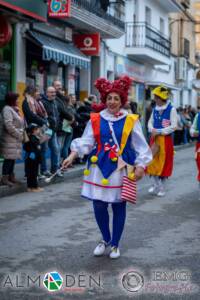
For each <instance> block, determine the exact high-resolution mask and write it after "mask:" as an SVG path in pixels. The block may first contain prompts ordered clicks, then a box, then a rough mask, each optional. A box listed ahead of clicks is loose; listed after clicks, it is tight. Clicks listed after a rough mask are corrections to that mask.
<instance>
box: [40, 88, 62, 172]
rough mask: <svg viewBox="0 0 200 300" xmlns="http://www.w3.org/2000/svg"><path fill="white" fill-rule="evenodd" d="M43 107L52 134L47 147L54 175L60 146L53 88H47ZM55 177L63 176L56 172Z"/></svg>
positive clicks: (58, 165) (57, 166) (57, 112)
mask: <svg viewBox="0 0 200 300" xmlns="http://www.w3.org/2000/svg"><path fill="white" fill-rule="evenodd" d="M43 105H44V107H45V109H46V111H47V115H48V123H49V127H50V129H51V130H52V132H53V133H52V136H51V138H50V139H49V141H48V146H49V149H50V151H51V173H53V174H54V173H55V172H57V170H58V169H59V168H60V146H59V143H58V137H57V131H58V126H59V111H58V107H57V101H56V90H55V88H54V87H53V86H49V87H48V88H47V92H46V97H43ZM57 176H58V177H63V174H62V173H61V172H58V173H57Z"/></svg>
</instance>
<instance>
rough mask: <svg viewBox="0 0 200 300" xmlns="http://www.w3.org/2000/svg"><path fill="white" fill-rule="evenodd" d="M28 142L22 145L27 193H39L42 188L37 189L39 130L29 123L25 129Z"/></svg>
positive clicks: (39, 153)
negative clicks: (24, 152) (24, 153)
mask: <svg viewBox="0 0 200 300" xmlns="http://www.w3.org/2000/svg"><path fill="white" fill-rule="evenodd" d="M26 131H27V135H28V140H27V142H25V143H24V150H25V151H26V155H25V169H26V177H27V191H28V192H41V191H43V189H42V188H40V187H38V181H37V178H38V169H39V164H40V162H41V146H40V139H39V135H40V128H39V126H38V125H37V124H34V123H30V124H29V126H28V127H27V128H26Z"/></svg>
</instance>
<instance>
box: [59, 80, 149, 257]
mask: <svg viewBox="0 0 200 300" xmlns="http://www.w3.org/2000/svg"><path fill="white" fill-rule="evenodd" d="M130 85H131V80H130V78H129V77H127V76H125V77H122V78H119V79H118V80H115V81H114V82H110V81H107V80H106V79H104V78H100V79H98V80H97V81H96V83H95V86H96V88H97V89H98V90H99V92H100V95H101V101H102V102H103V103H104V104H105V105H106V107H107V108H106V109H104V110H103V111H101V112H100V113H92V114H91V118H90V121H89V122H88V124H87V126H86V128H85V131H84V133H83V135H82V137H81V138H77V139H75V140H73V141H72V144H71V154H70V155H69V156H68V158H67V159H65V160H64V162H63V168H65V169H66V168H67V167H68V166H70V165H71V164H72V162H73V160H74V159H75V158H76V157H78V156H79V157H83V156H84V155H88V160H87V167H86V169H85V171H84V180H83V188H82V196H83V197H85V198H87V199H89V200H92V202H93V208H94V214H95V218H96V222H97V224H98V226H99V229H100V231H101V234H102V238H103V239H102V241H100V243H99V244H98V245H97V247H96V248H95V249H94V255H95V256H100V255H103V254H104V253H105V250H106V248H107V247H108V246H111V251H110V258H118V257H119V256H120V251H119V241H120V238H121V235H122V232H123V228H124V223H125V218H126V201H123V200H122V189H123V178H126V180H127V177H126V176H127V175H129V177H132V175H133V174H132V173H133V168H134V172H135V180H139V179H141V178H142V177H143V176H144V169H145V167H146V165H147V164H148V163H149V162H150V161H151V159H152V154H151V150H150V148H149V146H148V144H147V143H146V141H145V138H144V136H143V133H142V129H141V125H140V123H139V121H138V116H137V115H131V114H128V112H127V111H126V110H124V109H123V106H124V105H125V103H126V102H127V98H128V90H129V87H130ZM127 166H128V168H130V167H132V170H131V172H130V174H127ZM133 192H134V191H133ZM126 193H127V195H130V194H131V192H130V191H126ZM127 198H128V197H127ZM109 204H111V205H112V210H113V230H112V235H111V233H110V229H109V214H108V205H109Z"/></svg>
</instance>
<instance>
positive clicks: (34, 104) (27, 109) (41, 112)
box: [22, 86, 51, 178]
mask: <svg viewBox="0 0 200 300" xmlns="http://www.w3.org/2000/svg"><path fill="white" fill-rule="evenodd" d="M24 96H25V99H24V101H23V104H22V110H23V113H24V117H25V120H26V123H27V125H29V124H30V123H34V124H37V125H38V126H39V127H43V128H44V130H45V128H47V127H48V125H49V124H48V115H47V112H46V110H45V108H44V105H43V103H42V101H41V96H40V92H39V89H38V88H36V87H31V86H28V87H27V88H26V89H25V91H24ZM46 152H47V143H46V142H43V143H42V144H41V174H39V177H40V178H43V177H45V176H50V175H51V174H50V172H49V171H48V170H47V164H46ZM25 173H26V170H25Z"/></svg>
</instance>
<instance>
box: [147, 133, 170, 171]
mask: <svg viewBox="0 0 200 300" xmlns="http://www.w3.org/2000/svg"><path fill="white" fill-rule="evenodd" d="M156 144H158V145H159V152H158V153H157V154H155V156H154V158H153V160H152V161H151V163H150V164H149V165H148V167H147V173H148V174H149V175H153V176H160V174H162V171H163V167H164V164H165V157H166V152H165V137H164V136H157V137H156Z"/></svg>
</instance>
